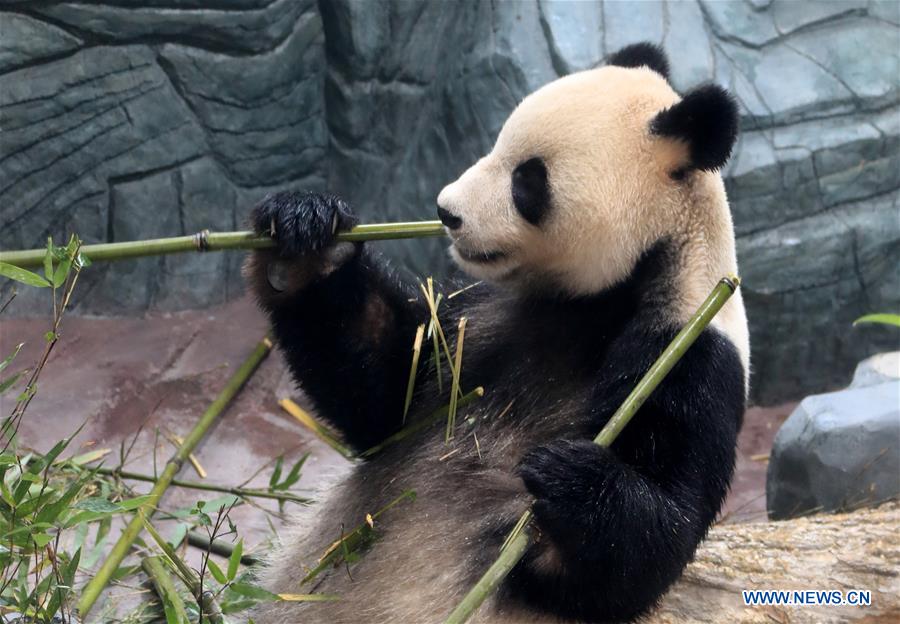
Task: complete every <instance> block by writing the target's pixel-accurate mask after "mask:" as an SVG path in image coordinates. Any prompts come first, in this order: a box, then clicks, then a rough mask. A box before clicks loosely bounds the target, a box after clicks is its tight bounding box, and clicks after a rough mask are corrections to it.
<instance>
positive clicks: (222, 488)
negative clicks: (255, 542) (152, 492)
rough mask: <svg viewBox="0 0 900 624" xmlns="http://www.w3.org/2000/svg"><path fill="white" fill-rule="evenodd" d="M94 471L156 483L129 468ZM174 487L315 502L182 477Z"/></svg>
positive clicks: (303, 503)
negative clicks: (187, 479) (188, 479)
mask: <svg viewBox="0 0 900 624" xmlns="http://www.w3.org/2000/svg"><path fill="white" fill-rule="evenodd" d="M92 471H93V472H96V473H97V474H102V475H108V476H110V477H118V478H120V479H125V480H127V481H144V482H146V483H156V478H155V477H154V476H153V475H148V474H142V473H139V472H130V471H128V470H119V469H117V468H103V467H100V468H94V469H92ZM169 485H171V486H174V487H180V488H185V489H188V490H202V491H205V492H221V493H223V494H234V495H235V496H240V497H242V498H270V499H272V500H277V501H284V502H291V503H299V504H300V505H309V504H310V503H312V502H313V499H311V498H305V497H303V496H297V495H296V494H291V493H290V492H269V491H267V490H257V489H253V488H241V487H230V486H228V485H215V484H213V483H199V482H197V481H182V480H181V479H172V482H171V483H170V484H169Z"/></svg>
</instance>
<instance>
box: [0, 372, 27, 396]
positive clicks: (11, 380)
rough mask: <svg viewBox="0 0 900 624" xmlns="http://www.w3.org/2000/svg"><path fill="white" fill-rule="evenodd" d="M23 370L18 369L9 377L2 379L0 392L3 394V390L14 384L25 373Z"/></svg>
mask: <svg viewBox="0 0 900 624" xmlns="http://www.w3.org/2000/svg"><path fill="white" fill-rule="evenodd" d="M25 372H26V371H23V370H22V371H19V372H18V373H16V374H15V375H12V376H10V377H7V378H6V379H4V380H3V381H0V394H3V393H4V392H6V391H7V390H9V389H10V388H12V387H13V386H14V385H16V382H17V381H19V379H20V378H21V377H22V375H24V374H25Z"/></svg>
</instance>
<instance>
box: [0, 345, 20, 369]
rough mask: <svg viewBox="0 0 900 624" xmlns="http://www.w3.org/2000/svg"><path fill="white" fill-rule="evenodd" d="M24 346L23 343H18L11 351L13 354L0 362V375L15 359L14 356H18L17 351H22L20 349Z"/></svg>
mask: <svg viewBox="0 0 900 624" xmlns="http://www.w3.org/2000/svg"><path fill="white" fill-rule="evenodd" d="M23 346H25V343H24V342H20V343H19V344H17V345H16V348H15V349H13V352H12V353H10V354H9V355H8V356H6V358H4V360H3V361H2V362H0V373H2V372H3V371H4V370H5V369H6V367H7V366H9V364H10V362H12V361H13V360H14V359H16V356H17V355H19V351H21V350H22V347H23Z"/></svg>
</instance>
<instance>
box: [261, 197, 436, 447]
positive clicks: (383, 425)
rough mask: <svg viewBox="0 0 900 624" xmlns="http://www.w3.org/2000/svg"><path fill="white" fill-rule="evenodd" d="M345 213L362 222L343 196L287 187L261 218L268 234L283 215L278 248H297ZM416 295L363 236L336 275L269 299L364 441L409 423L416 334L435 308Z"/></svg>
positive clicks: (309, 382) (342, 221)
mask: <svg viewBox="0 0 900 624" xmlns="http://www.w3.org/2000/svg"><path fill="white" fill-rule="evenodd" d="M335 215H337V219H338V230H341V229H346V228H348V227H349V226H350V225H352V224H353V223H355V222H356V217H355V216H354V215H353V214H352V212H351V211H350V208H349V206H347V204H345V203H344V202H343V201H342V200H340V199H338V198H335V197H334V196H330V195H320V194H316V193H298V192H282V193H278V194H277V195H274V196H271V197H268V198H266V200H264V201H263V202H262V203H260V204H259V205H257V206H256V208H254V210H253V212H252V214H251V223H252V224H253V227H254V228H255V230H256V231H257V232H258V233H260V234H263V235H267V234H269V233H270V224H271V222H272V221H273V220H274V222H275V236H274V238H275V241H276V242H277V250H278V253H279V255H280V256H281V257H283V258H291V257H297V256H303V255H304V254H307V253H309V252H310V251H311V250H323V249H325V248H326V247H328V246H329V245H330V244H332V243H333V241H334V232H333V230H332V224H333V223H334V219H335ZM263 287H264V286H263ZM413 296H415V294H414V292H413V291H411V290H409V289H404V288H403V287H401V286H400V284H399V282H398V281H396V279H395V277H394V276H393V275H392V274H391V273H390V272H388V271H386V270H385V269H384V268H383V267H382V266H381V264H380V263H379V261H378V260H377V259H375V258H372V257H371V256H370V255H369V253H368V251H367V250H365V249H364V248H363V246H362V245H357V248H356V253H355V254H354V255H353V256H352V257H351V258H350V259H349V260H348V261H347V262H346V263H345V264H344V265H343V266H341V267H340V268H338V269H337V270H336V271H335V272H333V273H332V274H330V275H329V276H328V277H327V279H320V280H315V281H313V282H312V283H311V284H310V285H309V286H308V287H307V288H306V289H304V290H303V291H302V292H300V293H298V294H297V295H295V296H292V297H289V298H287V299H285V300H283V301H281V302H280V303H279V304H278V305H277V306H273V307H270V308H269V309H268V313H269V316H270V319H271V321H272V327H273V330H274V333H275V338H276V340H277V342H278V344H279V345H280V347H281V349H282V351H283V352H284V355H285V358H286V359H287V362H288V364H289V366H290V367H291V371H292V373H293V374H294V377H295V378H296V379H297V380H298V381H300V382H301V384H302V386H303V389H304V390H305V391H306V392H307V393H308V394H309V395H310V396H311V398H312V399H313V400H314V401H315V402H316V404H317V405H318V407H319V409H320V410H321V411H322V412H323V413H324V414H326V415H327V416H328V417H329V419H331V421H332V422H333V423H334V424H335V425H336V426H337V427H338V428H339V429H341V430H342V432H343V433H344V436H345V438H346V440H347V442H348V443H349V444H350V445H352V446H353V447H355V448H356V449H357V450H364V449H367V448H369V447H370V446H372V445H374V444H375V443H376V442H379V441H380V440H382V439H383V438H384V437H386V436H387V435H389V434H390V433H392V432H393V431H395V430H396V429H397V428H399V427H400V425H401V414H402V409H403V400H404V398H405V394H404V393H405V381H404V380H405V378H406V376H407V375H408V373H409V351H410V345H411V342H410V336H413V335H414V334H415V330H416V325H417V324H418V323H420V322H421V319H422V315H423V314H424V312H425V308H424V306H423V305H418V306H414V305H412V304H410V303H409V302H408V299H409V298H410V297H413ZM379 327H380V328H381V329H380V330H379V329H378V328H379ZM404 366H405V367H406V369H407V370H406V372H405V373H404V372H402V369H403V367H404Z"/></svg>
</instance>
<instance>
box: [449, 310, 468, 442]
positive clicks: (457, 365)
mask: <svg viewBox="0 0 900 624" xmlns="http://www.w3.org/2000/svg"><path fill="white" fill-rule="evenodd" d="M467 320H468V319H466V317H462V318H461V319H459V326H458V328H457V334H456V353H455V354H454V358H455V359H454V363H453V369H452V372H453V379H452V382H451V384H450V405H448V406H447V430H446V432H445V433H444V442H450V439H451V438H452V437H453V431H454V430H455V429H456V408H457V401H458V400H459V392H460V390H459V376H460V374H461V373H462V353H463V340H465V336H466V321H467Z"/></svg>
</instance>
